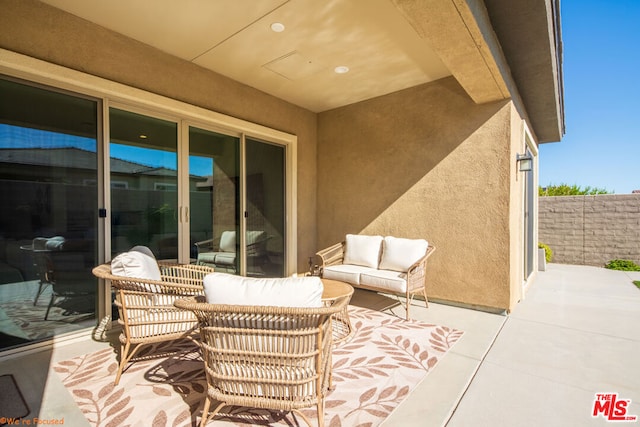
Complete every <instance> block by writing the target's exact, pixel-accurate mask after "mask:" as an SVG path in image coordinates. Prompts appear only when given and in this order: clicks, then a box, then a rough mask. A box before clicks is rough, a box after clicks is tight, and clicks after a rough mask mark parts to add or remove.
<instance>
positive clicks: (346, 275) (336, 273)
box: [322, 264, 376, 285]
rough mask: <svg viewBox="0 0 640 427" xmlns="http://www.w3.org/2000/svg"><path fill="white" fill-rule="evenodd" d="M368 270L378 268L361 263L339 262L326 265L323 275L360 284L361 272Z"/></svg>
mask: <svg viewBox="0 0 640 427" xmlns="http://www.w3.org/2000/svg"><path fill="white" fill-rule="evenodd" d="M368 271H376V269H375V268H371V267H363V266H361V265H351V264H338V265H331V266H329V267H324V268H323V269H322V277H323V278H324V279H332V280H339V281H341V282H347V283H351V284H352V285H358V284H360V274H362V273H363V272H368Z"/></svg>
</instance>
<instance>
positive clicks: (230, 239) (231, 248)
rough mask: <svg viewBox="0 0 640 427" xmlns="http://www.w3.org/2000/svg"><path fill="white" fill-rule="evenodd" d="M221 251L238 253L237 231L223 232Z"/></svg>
mask: <svg viewBox="0 0 640 427" xmlns="http://www.w3.org/2000/svg"><path fill="white" fill-rule="evenodd" d="M220 250H221V251H222V252H234V253H235V251H236V232H235V231H223V232H222V235H221V236H220Z"/></svg>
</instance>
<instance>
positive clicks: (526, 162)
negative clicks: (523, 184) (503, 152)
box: [516, 153, 533, 172]
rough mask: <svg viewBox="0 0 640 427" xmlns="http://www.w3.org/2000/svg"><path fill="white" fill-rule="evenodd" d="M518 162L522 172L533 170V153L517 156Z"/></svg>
mask: <svg viewBox="0 0 640 427" xmlns="http://www.w3.org/2000/svg"><path fill="white" fill-rule="evenodd" d="M516 162H517V164H518V170H519V171H520V172H529V171H530V170H532V169H533V157H532V156H531V153H526V154H518V155H517V156H516Z"/></svg>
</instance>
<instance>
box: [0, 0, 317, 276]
mask: <svg viewBox="0 0 640 427" xmlns="http://www.w3.org/2000/svg"><path fill="white" fill-rule="evenodd" d="M0 11H1V12H0V29H1V30H0V47H2V48H4V49H7V50H11V51H14V52H17V53H21V54H24V55H28V56H31V57H34V58H38V59H42V60H45V61H47V62H50V63H53V64H58V65H62V66H65V67H68V68H71V69H75V70H79V71H82V72H85V73H88V74H93V75H96V76H99V77H103V78H106V79H109V80H112V81H115V82H118V83H123V84H126V85H128V86H131V87H135V88H139V89H143V90H146V91H149V92H153V93H157V94H160V95H164V96H167V97H169V98H173V99H176V100H179V101H183V102H186V103H189V104H192V105H196V106H199V107H203V108H206V109H208V110H211V111H216V112H219V113H223V114H226V115H229V116H233V117H237V118H240V119H244V120H247V121H250V122H253V123H258V124H261V125H264V126H268V127H271V128H274V129H277V130H281V131H284V132H288V133H291V134H294V135H297V136H298V162H299V164H300V165H303V166H304V167H298V176H297V179H298V189H299V192H298V200H297V204H298V269H306V268H307V264H306V261H307V258H306V257H307V254H308V253H310V252H313V251H315V248H316V242H315V224H316V206H315V203H316V195H315V176H316V143H317V141H316V119H317V116H316V114H315V113H312V112H310V111H308V110H305V109H302V108H299V107H296V106H294V105H292V104H289V103H287V102H284V101H282V100H280V99H278V98H275V97H273V96H270V95H267V94H265V93H264V92H260V91H258V90H256V89H253V88H251V87H249V86H246V85H243V84H241V83H238V82H236V81H234V80H231V79H229V78H226V77H224V76H221V75H219V74H216V73H213V72H211V71H208V70H205V69H204V68H201V67H199V66H197V65H194V64H192V63H190V62H187V61H184V60H181V59H179V58H176V57H174V56H171V55H168V54H166V53H164V52H161V51H159V50H157V49H155V48H152V47H149V46H147V45H145V44H142V43H139V42H136V41H133V40H131V39H128V38H126V37H124V36H122V35H119V34H117V33H114V32H112V31H109V30H107V29H105V28H103V27H100V26H97V25H95V24H92V23H90V22H88V21H85V20H83V19H80V18H78V17H76V16H74V15H71V14H68V13H65V12H63V11H61V10H58V9H55V8H53V7H50V6H48V5H45V4H43V3H40V2H38V1H34V0H0Z"/></svg>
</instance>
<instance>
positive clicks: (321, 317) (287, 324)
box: [175, 296, 349, 427]
mask: <svg viewBox="0 0 640 427" xmlns="http://www.w3.org/2000/svg"><path fill="white" fill-rule="evenodd" d="M348 302H349V298H348V296H345V297H343V298H340V299H338V300H336V301H334V302H332V304H331V305H329V306H327V307H322V308H291V307H269V306H237V305H217V304H208V303H205V302H204V298H203V297H192V298H188V299H181V300H178V301H176V302H175V305H176V306H177V307H179V308H181V309H183V310H191V311H192V312H193V313H195V315H196V317H197V318H198V320H199V323H200V339H201V340H202V342H201V345H200V348H201V350H202V357H203V360H204V365H205V371H206V377H207V385H208V387H207V395H206V398H205V404H204V409H203V413H202V419H201V423H200V425H201V426H204V425H206V424H207V422H209V420H211V419H212V418H213V417H214V416H215V415H216V414H218V413H219V412H220V410H221V409H222V408H224V407H225V406H229V405H239V406H246V407H254V408H262V409H269V410H275V411H286V412H294V413H296V414H298V415H299V416H300V417H301V418H302V419H303V420H304V421H305V422H306V423H307V424H308V425H309V426H311V422H310V420H309V419H308V418H307V417H306V416H305V415H304V414H303V413H302V412H301V411H300V409H302V408H308V407H313V406H315V407H316V408H317V413H318V425H319V426H320V427H322V426H324V399H325V395H326V394H327V391H328V390H329V389H330V388H331V351H332V341H333V340H332V322H331V316H333V315H335V314H336V313H339V312H340V311H342V310H344V309H345V307H346V305H347V304H348ZM212 401H216V402H220V403H219V404H218V406H217V407H216V408H215V409H214V410H213V411H212V412H211V413H209V411H210V408H211V403H212Z"/></svg>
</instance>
